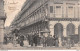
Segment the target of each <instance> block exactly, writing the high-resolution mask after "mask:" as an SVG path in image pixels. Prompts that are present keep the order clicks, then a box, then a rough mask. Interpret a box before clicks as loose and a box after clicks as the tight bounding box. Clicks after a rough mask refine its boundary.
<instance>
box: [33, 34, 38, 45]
mask: <svg viewBox="0 0 80 51" xmlns="http://www.w3.org/2000/svg"><path fill="white" fill-rule="evenodd" d="M37 38H38V36H37V35H36V34H35V36H34V38H33V40H34V44H35V46H37Z"/></svg>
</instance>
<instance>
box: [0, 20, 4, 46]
mask: <svg viewBox="0 0 80 51" xmlns="http://www.w3.org/2000/svg"><path fill="white" fill-rule="evenodd" d="M3 42H4V20H0V46H2V45H3Z"/></svg>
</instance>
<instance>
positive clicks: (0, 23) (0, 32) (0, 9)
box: [0, 0, 6, 44]
mask: <svg viewBox="0 0 80 51" xmlns="http://www.w3.org/2000/svg"><path fill="white" fill-rule="evenodd" d="M5 19H6V15H5V13H4V1H3V0H0V44H2V43H3V41H4V23H5Z"/></svg>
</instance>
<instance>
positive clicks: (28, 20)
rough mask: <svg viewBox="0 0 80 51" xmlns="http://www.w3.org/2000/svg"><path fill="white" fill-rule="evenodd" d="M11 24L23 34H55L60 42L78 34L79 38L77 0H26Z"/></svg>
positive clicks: (79, 6)
mask: <svg viewBox="0 0 80 51" xmlns="http://www.w3.org/2000/svg"><path fill="white" fill-rule="evenodd" d="M11 26H13V27H15V28H19V29H20V30H19V32H20V34H24V35H27V34H35V33H37V34H39V35H40V36H41V35H47V34H50V35H53V36H54V35H56V36H58V37H59V41H60V42H61V41H62V39H63V37H68V36H70V35H79V40H80V3H79V0H27V1H26V2H25V4H24V5H23V7H22V9H21V11H20V12H19V14H18V15H17V16H16V18H15V19H14V21H13V22H12V24H11Z"/></svg>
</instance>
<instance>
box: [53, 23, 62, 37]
mask: <svg viewBox="0 0 80 51" xmlns="http://www.w3.org/2000/svg"><path fill="white" fill-rule="evenodd" d="M54 35H55V36H57V37H61V38H62V37H63V25H62V24H61V23H57V24H55V26H54Z"/></svg>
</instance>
